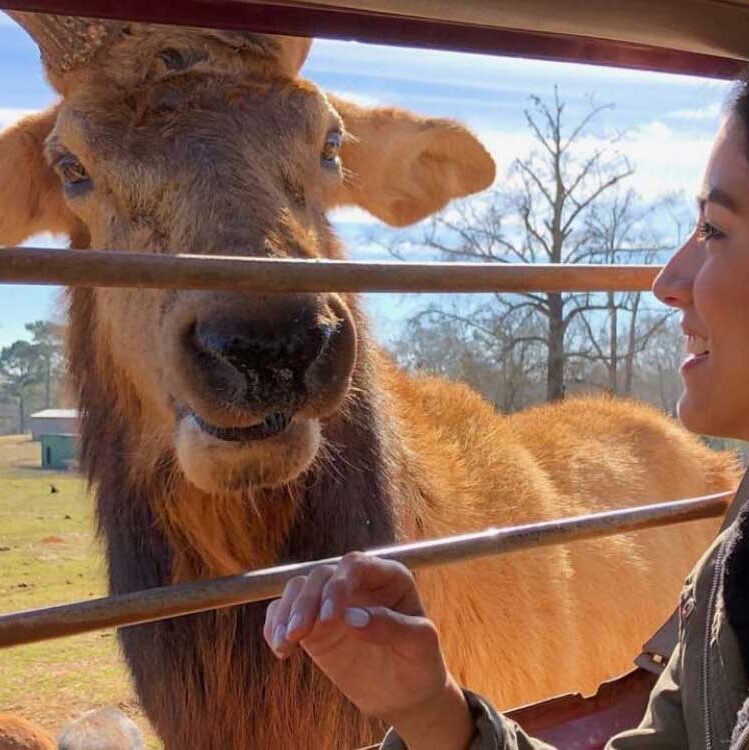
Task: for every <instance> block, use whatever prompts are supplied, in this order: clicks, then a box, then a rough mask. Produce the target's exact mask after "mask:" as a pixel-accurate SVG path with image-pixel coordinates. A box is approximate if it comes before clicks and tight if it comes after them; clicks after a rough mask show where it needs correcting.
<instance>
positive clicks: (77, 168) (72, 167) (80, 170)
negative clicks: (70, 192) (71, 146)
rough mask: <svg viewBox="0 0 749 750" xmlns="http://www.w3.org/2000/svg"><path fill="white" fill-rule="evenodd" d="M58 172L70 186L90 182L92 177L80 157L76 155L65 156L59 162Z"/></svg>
mask: <svg viewBox="0 0 749 750" xmlns="http://www.w3.org/2000/svg"><path fill="white" fill-rule="evenodd" d="M57 172H58V174H59V175H60V177H61V178H62V180H63V182H64V183H65V184H66V185H68V186H71V187H73V186H81V185H83V184H86V183H88V182H90V180H91V178H90V177H89V176H88V172H86V169H85V168H84V166H83V164H81V163H80V162H79V161H78V159H76V158H75V157H74V156H63V157H62V159H60V160H59V161H58V162H57Z"/></svg>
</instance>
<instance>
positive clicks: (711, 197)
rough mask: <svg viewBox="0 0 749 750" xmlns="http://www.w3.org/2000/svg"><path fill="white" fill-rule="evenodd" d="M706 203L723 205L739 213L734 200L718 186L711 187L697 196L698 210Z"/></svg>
mask: <svg viewBox="0 0 749 750" xmlns="http://www.w3.org/2000/svg"><path fill="white" fill-rule="evenodd" d="M707 203H717V204H718V205H719V206H723V208H727V209H728V210H729V211H732V212H733V213H735V214H738V213H740V211H739V206H738V203H737V202H736V200H735V199H734V198H732V197H731V196H730V195H729V194H728V193H727V192H726V191H725V190H721V189H720V188H718V187H711V188H710V189H709V190H708V191H707V192H704V193H701V194H700V195H698V196H697V205H698V206H699V207H700V210H702V209H704V208H705V204H707Z"/></svg>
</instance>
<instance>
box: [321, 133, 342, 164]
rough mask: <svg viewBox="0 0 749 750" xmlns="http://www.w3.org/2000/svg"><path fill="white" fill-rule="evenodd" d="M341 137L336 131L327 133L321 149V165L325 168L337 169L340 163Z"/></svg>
mask: <svg viewBox="0 0 749 750" xmlns="http://www.w3.org/2000/svg"><path fill="white" fill-rule="evenodd" d="M341 143H343V135H342V134H341V133H339V132H338V131H334V132H332V133H328V135H327V137H326V138H325V145H324V146H323V149H322V163H323V166H325V167H338V165H339V164H340V162H341Z"/></svg>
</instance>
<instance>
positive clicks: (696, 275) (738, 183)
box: [653, 115, 749, 440]
mask: <svg viewBox="0 0 749 750" xmlns="http://www.w3.org/2000/svg"><path fill="white" fill-rule="evenodd" d="M747 151H748V148H747V136H746V133H745V130H744V127H743V125H742V123H741V121H740V120H739V118H738V117H736V116H735V115H732V116H731V117H729V118H728V119H727V120H726V121H725V122H724V124H723V126H722V127H721V129H720V132H719V133H718V137H717V140H716V142H715V145H714V147H713V151H712V154H711V156H710V161H709V162H708V165H707V170H706V172H705V178H704V182H703V184H702V189H701V192H700V195H699V198H698V204H699V221H698V223H697V228H696V229H695V231H694V233H693V234H692V236H691V237H690V238H689V240H688V241H687V243H686V244H685V245H684V246H683V247H682V248H681V249H680V250H679V251H678V252H677V253H676V254H675V255H674V257H673V258H672V259H671V260H670V262H669V263H668V265H667V266H666V267H665V268H664V269H663V271H662V272H661V274H660V275H659V276H658V278H657V279H656V282H655V285H654V287H653V291H654V293H655V294H656V296H657V297H658V298H659V299H660V300H661V301H662V302H665V303H666V304H668V305H671V306H673V307H678V308H679V309H680V310H681V311H682V329H683V331H684V335H685V337H686V350H687V356H686V359H685V361H684V364H683V365H682V369H681V373H682V378H683V379H684V384H685V390H684V394H683V395H682V397H681V400H680V402H679V417H680V419H681V421H682V422H683V423H684V425H685V426H686V427H687V428H688V429H690V430H692V431H693V432H698V433H702V434H706V435H718V436H722V437H734V438H739V439H744V440H746V439H749V160H748V159H747Z"/></svg>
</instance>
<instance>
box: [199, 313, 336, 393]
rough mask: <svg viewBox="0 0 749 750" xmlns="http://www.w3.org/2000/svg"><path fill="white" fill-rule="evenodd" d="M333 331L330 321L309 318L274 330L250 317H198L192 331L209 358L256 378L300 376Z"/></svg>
mask: <svg viewBox="0 0 749 750" xmlns="http://www.w3.org/2000/svg"><path fill="white" fill-rule="evenodd" d="M263 328H265V329H266V330H263ZM333 332H334V329H333V326H332V325H330V324H326V323H320V322H317V321H314V320H309V319H308V320H298V319H297V320H295V321H294V324H293V325H291V326H282V327H281V330H280V331H279V330H275V331H273V330H268V329H267V326H263V325H258V324H253V322H252V321H243V320H239V319H236V318H218V319H213V320H205V321H203V320H201V321H198V322H197V323H196V325H195V334H194V335H195V340H196V343H197V344H198V347H199V348H200V349H201V350H202V351H203V352H205V353H207V354H209V355H210V357H211V358H212V359H215V360H217V361H218V362H221V363H223V364H224V365H229V366H230V367H231V368H232V369H233V370H235V371H237V372H239V373H241V374H242V375H243V376H244V377H245V378H246V379H248V380H251V381H253V382H256V381H257V380H258V378H260V379H266V378H268V377H270V378H273V377H274V376H275V377H278V376H280V375H282V374H285V379H289V376H292V377H293V379H294V380H295V381H297V380H302V379H303V378H304V375H305V373H306V372H307V371H308V370H309V368H310V367H311V366H312V364H313V363H314V362H315V360H317V358H318V357H319V356H320V354H321V353H322V351H323V350H324V348H325V345H326V344H327V342H328V340H329V339H330V337H331V336H332V334H333Z"/></svg>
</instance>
